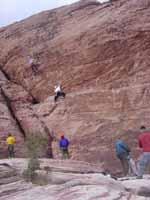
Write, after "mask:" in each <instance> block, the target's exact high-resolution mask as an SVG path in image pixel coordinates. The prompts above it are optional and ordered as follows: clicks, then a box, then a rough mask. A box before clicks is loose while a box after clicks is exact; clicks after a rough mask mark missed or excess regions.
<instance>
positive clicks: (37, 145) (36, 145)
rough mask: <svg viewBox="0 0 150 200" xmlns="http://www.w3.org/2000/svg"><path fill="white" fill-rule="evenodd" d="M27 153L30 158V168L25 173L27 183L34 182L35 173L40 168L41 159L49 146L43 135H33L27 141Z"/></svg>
mask: <svg viewBox="0 0 150 200" xmlns="http://www.w3.org/2000/svg"><path fill="white" fill-rule="evenodd" d="M25 144H26V152H27V157H29V161H28V168H27V169H26V170H25V171H24V177H25V179H26V180H27V181H34V178H35V176H36V173H35V171H36V170H37V169H39V168H40V161H39V159H38V158H39V157H41V156H42V152H43V151H44V149H45V146H46V145H47V139H46V138H45V137H43V136H42V135H41V134H36V133H31V134H29V136H28V137H27V139H26V142H25Z"/></svg>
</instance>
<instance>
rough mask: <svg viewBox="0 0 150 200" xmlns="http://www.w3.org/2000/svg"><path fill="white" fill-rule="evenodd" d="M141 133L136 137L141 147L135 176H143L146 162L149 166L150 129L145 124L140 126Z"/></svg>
mask: <svg viewBox="0 0 150 200" xmlns="http://www.w3.org/2000/svg"><path fill="white" fill-rule="evenodd" d="M141 132H142V133H141V134H140V135H139V137H138V143H139V147H140V148H142V149H143V153H142V155H141V157H140V161H139V166H138V171H137V178H139V179H140V178H143V173H144V170H145V167H146V165H147V164H149V166H150V131H147V130H146V127H145V126H141Z"/></svg>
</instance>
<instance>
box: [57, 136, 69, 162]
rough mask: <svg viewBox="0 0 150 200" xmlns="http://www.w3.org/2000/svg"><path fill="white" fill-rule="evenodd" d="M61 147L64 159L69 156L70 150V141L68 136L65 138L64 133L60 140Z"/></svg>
mask: <svg viewBox="0 0 150 200" xmlns="http://www.w3.org/2000/svg"><path fill="white" fill-rule="evenodd" d="M59 147H60V150H61V152H62V159H67V158H69V151H68V147H69V141H68V139H67V138H65V136H64V135H62V136H61V139H60V141H59Z"/></svg>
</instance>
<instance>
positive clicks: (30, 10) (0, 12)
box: [0, 0, 108, 26]
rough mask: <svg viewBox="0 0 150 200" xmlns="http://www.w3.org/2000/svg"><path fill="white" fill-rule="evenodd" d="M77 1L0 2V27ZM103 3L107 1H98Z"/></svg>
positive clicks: (26, 0)
mask: <svg viewBox="0 0 150 200" xmlns="http://www.w3.org/2000/svg"><path fill="white" fill-rule="evenodd" d="M76 1H77V0H0V26H4V25H8V24H10V23H13V22H15V21H18V20H21V19H24V18H26V17H28V16H30V15H33V14H35V13H38V12H40V11H42V10H49V9H52V8H55V7H59V6H61V5H66V4H71V3H73V2H76ZM99 1H100V2H105V1H108V0H99Z"/></svg>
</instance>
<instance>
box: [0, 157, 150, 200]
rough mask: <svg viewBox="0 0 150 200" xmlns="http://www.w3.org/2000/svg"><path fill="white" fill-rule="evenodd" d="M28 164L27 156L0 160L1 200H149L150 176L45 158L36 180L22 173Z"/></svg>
mask: <svg viewBox="0 0 150 200" xmlns="http://www.w3.org/2000/svg"><path fill="white" fill-rule="evenodd" d="M26 167H27V162H26V160H25V159H13V160H6V159H5V160H1V161H0V178H1V180H0V199H1V200H7V199H12V200H26V199H28V200H34V199H37V200H46V199H50V200H54V199H57V200H61V199H62V200H64V199H66V200H70V199H75V200H98V199H102V200H103V199H104V200H115V199H122V200H126V199H128V200H134V199H136V200H146V199H148V198H149V196H150V192H149V187H148V185H149V183H150V180H149V179H148V178H149V177H147V178H145V179H144V180H136V183H135V180H126V181H119V180H114V179H112V178H110V177H109V176H104V175H102V174H101V170H102V169H101V167H100V166H98V165H91V164H88V163H85V162H76V161H71V162H70V161H66V162H62V161H60V160H51V161H50V160H46V159H44V160H41V169H40V170H38V171H37V172H36V173H37V177H36V182H34V184H32V183H30V182H25V181H24V180H23V178H22V176H21V175H22V172H23V170H25V169H26ZM45 169H46V170H45Z"/></svg>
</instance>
